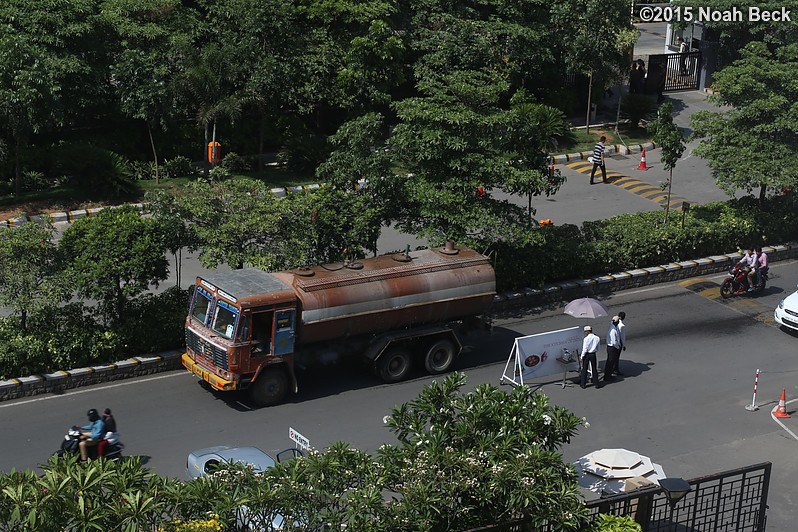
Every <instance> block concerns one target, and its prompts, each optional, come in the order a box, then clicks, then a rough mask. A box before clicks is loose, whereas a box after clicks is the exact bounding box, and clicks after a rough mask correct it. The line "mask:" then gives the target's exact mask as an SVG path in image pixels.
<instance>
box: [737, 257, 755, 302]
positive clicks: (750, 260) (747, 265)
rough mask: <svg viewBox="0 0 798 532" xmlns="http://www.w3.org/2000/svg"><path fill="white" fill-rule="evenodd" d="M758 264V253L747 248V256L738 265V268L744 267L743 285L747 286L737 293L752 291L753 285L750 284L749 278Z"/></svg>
mask: <svg viewBox="0 0 798 532" xmlns="http://www.w3.org/2000/svg"><path fill="white" fill-rule="evenodd" d="M756 264H757V256H756V252H755V251H754V249H753V248H750V247H748V248H745V254H744V255H743V258H741V259H740V261H739V262H738V263H737V265H738V266H742V269H743V284H745V285H747V286H742V287H740V289H739V290H737V293H740V292H744V291H745V290H746V289H750V287H751V284H750V283H748V276H749V275H750V274H751V273H752V272H753V271H754V268H755V265H756Z"/></svg>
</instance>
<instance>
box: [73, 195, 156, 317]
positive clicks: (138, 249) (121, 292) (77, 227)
mask: <svg viewBox="0 0 798 532" xmlns="http://www.w3.org/2000/svg"><path fill="white" fill-rule="evenodd" d="M60 248H61V250H62V252H63V253H64V254H65V255H66V256H67V257H69V260H70V261H71V263H70V267H69V269H68V276H69V278H70V280H71V283H72V285H73V286H74V288H75V289H76V291H77V292H78V294H80V295H81V296H83V297H87V298H93V299H96V300H97V301H98V302H99V305H100V307H99V308H100V311H101V313H102V315H103V316H104V319H105V320H106V322H115V321H119V320H121V319H123V318H124V316H125V308H126V306H127V305H128V303H129V301H130V300H131V299H132V298H135V297H137V296H139V295H140V294H142V293H143V292H144V291H146V290H147V289H148V288H149V287H150V285H156V286H157V284H158V283H159V282H161V281H163V280H164V279H166V277H167V273H168V269H167V268H168V263H167V261H166V257H165V255H164V253H165V252H166V248H165V243H164V238H163V235H162V234H161V233H160V231H158V226H157V223H156V222H155V221H154V220H151V219H147V218H142V217H141V216H140V215H139V213H138V212H137V211H136V210H135V209H133V208H127V207H125V208H120V209H105V210H103V211H101V212H100V213H99V214H98V215H97V216H93V217H90V218H81V219H80V220H77V221H76V222H75V223H74V224H72V225H71V226H69V228H68V229H67V230H66V231H65V232H64V236H63V237H62V239H61V243H60Z"/></svg>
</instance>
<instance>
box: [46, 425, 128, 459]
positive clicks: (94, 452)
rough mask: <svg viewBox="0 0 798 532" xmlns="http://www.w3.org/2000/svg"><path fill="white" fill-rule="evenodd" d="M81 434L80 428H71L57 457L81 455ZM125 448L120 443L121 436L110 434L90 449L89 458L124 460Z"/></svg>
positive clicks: (57, 452) (56, 453)
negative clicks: (100, 457) (123, 450)
mask: <svg viewBox="0 0 798 532" xmlns="http://www.w3.org/2000/svg"><path fill="white" fill-rule="evenodd" d="M80 434H81V429H80V427H78V426H73V427H72V428H70V429H69V430H68V431H67V433H66V435H65V436H64V440H63V441H62V442H61V448H60V449H58V450H57V451H56V452H55V455H56V456H58V457H61V456H65V455H67V454H73V453H79V452H80V447H79V444H80ZM109 435H110V437H109ZM124 448H125V444H123V443H122V442H121V441H119V435H118V434H116V433H113V432H109V433H108V434H106V437H105V438H103V439H102V440H101V441H100V442H99V443H98V444H97V445H93V446H91V447H89V448H88V450H89V457H90V458H97V456H98V455H99V456H102V457H103V458H105V459H106V460H119V459H120V458H122V449H124Z"/></svg>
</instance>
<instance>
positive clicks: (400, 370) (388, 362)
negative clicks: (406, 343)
mask: <svg viewBox="0 0 798 532" xmlns="http://www.w3.org/2000/svg"><path fill="white" fill-rule="evenodd" d="M409 372H410V352H409V351H408V350H407V349H405V348H403V347H394V348H393V349H389V350H388V351H387V352H386V353H385V354H384V355H382V356H381V357H380V358H379V359H378V360H377V373H378V374H379V376H380V378H381V379H382V380H383V381H384V382H399V381H401V380H403V379H404V378H405V377H407V374H408V373H409Z"/></svg>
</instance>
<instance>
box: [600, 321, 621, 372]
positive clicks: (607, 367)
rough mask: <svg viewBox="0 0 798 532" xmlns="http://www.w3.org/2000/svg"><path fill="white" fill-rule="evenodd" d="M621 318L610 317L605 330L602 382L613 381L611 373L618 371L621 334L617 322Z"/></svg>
mask: <svg viewBox="0 0 798 532" xmlns="http://www.w3.org/2000/svg"><path fill="white" fill-rule="evenodd" d="M620 321H621V318H620V317H618V316H613V317H612V322H611V323H610V328H609V329H608V330H607V362H605V363H604V382H610V381H613V380H615V378H614V377H613V376H612V374H613V372H614V371H615V370H616V369H618V359H619V358H620V357H621V334H620V332H618V322H620Z"/></svg>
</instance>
